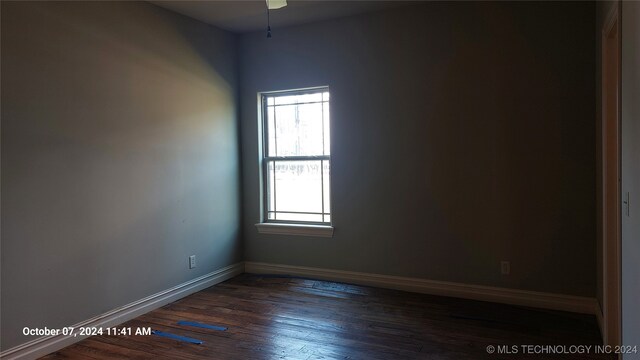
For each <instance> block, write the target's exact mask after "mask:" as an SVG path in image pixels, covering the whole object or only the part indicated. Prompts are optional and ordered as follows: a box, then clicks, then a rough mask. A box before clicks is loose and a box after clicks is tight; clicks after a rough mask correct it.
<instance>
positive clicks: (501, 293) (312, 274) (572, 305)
mask: <svg viewBox="0 0 640 360" xmlns="http://www.w3.org/2000/svg"><path fill="white" fill-rule="evenodd" d="M245 272H247V273H256V274H280V275H292V276H303V277H309V278H316V279H322V280H332V281H340V282H346V283H352V284H359V285H368V286H376V287H381V288H388V289H396V290H404V291H411V292H418V293H423V294H430V295H440V296H451V297H457V298H464V299H472V300H480V301H490V302H496V303H503V304H509V305H519V306H529V307H535V308H542V309H550V310H561V311H570V312H576V313H582V314H592V315H597V311H599V306H598V301H597V300H596V299H595V298H589V297H582V296H573V295H564V294H552V293H544V292H537V291H528V290H517V289H507V288H499V287H492V286H483V285H472V284H462V283H454V282H447V281H435V280H426V279H418V278H409V277H400V276H390V275H380V274H369V273H361V272H353V271H342V270H331V269H320V268H312V267H303V266H291V265H280V264H268V263H259V262H250V261H247V262H245Z"/></svg>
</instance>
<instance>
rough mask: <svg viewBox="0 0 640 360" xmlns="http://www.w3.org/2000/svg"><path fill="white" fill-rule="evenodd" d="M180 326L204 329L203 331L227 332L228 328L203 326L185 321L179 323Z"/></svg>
mask: <svg viewBox="0 0 640 360" xmlns="http://www.w3.org/2000/svg"><path fill="white" fill-rule="evenodd" d="M178 325H186V326H195V327H199V328H203V329H209V330H217V331H225V330H227V328H226V327H224V326H216V325H208V324H201V323H197V322H193V321H184V320H181V321H178Z"/></svg>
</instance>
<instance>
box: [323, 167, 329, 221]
mask: <svg viewBox="0 0 640 360" xmlns="http://www.w3.org/2000/svg"><path fill="white" fill-rule="evenodd" d="M330 174H331V163H330V162H329V160H324V161H322V187H323V197H324V198H323V201H324V213H325V214H327V213H330V212H331V210H330V209H331V197H330V196H329V193H330V185H331V184H330V181H329V175H330ZM329 221H331V220H329Z"/></svg>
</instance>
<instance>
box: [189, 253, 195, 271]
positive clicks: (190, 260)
mask: <svg viewBox="0 0 640 360" xmlns="http://www.w3.org/2000/svg"><path fill="white" fill-rule="evenodd" d="M194 267H196V256H195V255H191V256H189V269H193V268H194Z"/></svg>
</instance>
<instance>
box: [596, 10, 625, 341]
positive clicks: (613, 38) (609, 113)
mask: <svg viewBox="0 0 640 360" xmlns="http://www.w3.org/2000/svg"><path fill="white" fill-rule="evenodd" d="M619 8H620V2H617V3H616V4H615V5H614V6H613V7H612V8H611V11H610V12H609V14H607V19H606V21H605V23H604V26H603V27H602V54H601V55H602V85H601V86H602V88H601V90H602V93H601V97H602V118H601V119H602V123H601V131H602V132H601V134H602V138H601V141H602V179H601V180H602V193H601V194H600V196H601V197H602V219H601V220H602V269H603V271H602V280H603V294H602V295H603V304H602V316H603V326H602V332H603V334H602V336H603V341H604V343H605V344H607V345H620V344H621V332H622V326H621V325H622V316H621V307H622V306H621V305H622V304H621V298H622V297H621V263H622V262H621V238H622V237H621V230H622V217H621V212H622V206H621V203H622V202H621V196H622V191H621V168H622V166H621V162H622V148H621V143H622V141H621V133H620V128H621V116H620V115H621V114H620V111H621V106H620V105H621V104H620V101H621V96H620V92H621V88H622V86H621V85H622V81H621V34H620V32H621V26H620V10H619Z"/></svg>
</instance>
